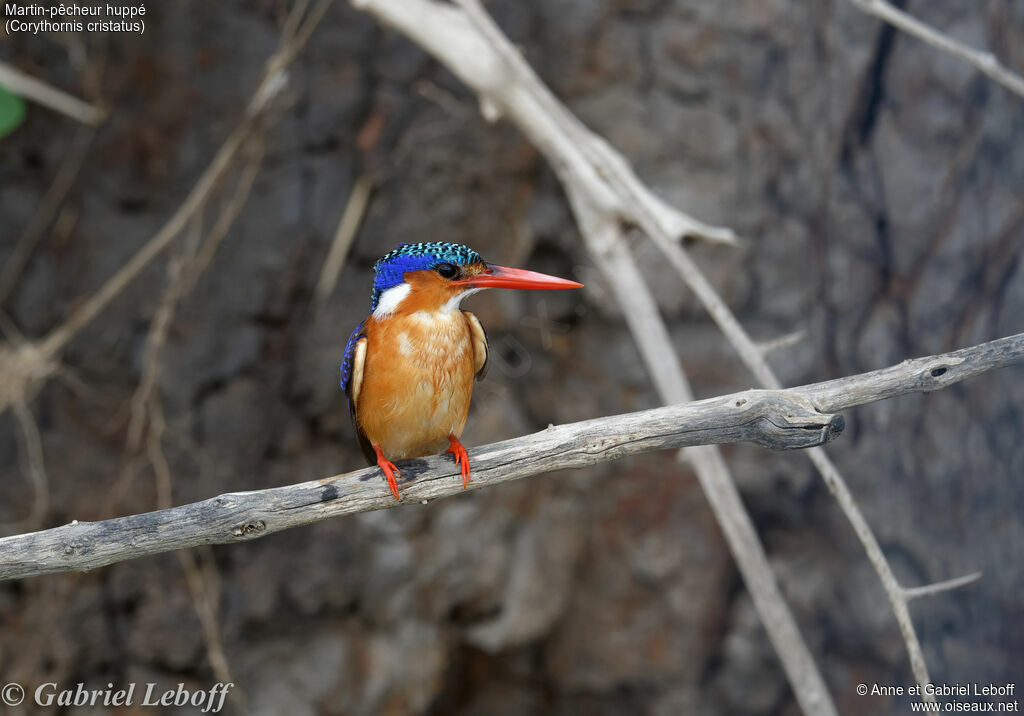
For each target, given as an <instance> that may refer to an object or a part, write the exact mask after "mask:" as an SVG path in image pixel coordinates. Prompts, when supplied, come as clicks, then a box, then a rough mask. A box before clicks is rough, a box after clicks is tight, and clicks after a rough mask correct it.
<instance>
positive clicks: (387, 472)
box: [373, 445, 402, 500]
mask: <svg viewBox="0 0 1024 716" xmlns="http://www.w3.org/2000/svg"><path fill="white" fill-rule="evenodd" d="M373 451H374V452H375V453H377V467H379V468H380V469H381V471H382V472H383V473H384V477H386V478H387V479H388V487H389V488H391V494H392V495H394V496H395V499H396V500H398V499H401V498H399V496H398V480H396V479H395V475H398V476H399V477H401V476H402V471H401V470H399V469H398V468H397V467H396V466H395V463H393V462H391V461H390V460H388V459H387V458H386V457H384V453H382V452H381V450H380V447H378V446H377V445H374V446H373Z"/></svg>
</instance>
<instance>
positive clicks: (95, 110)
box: [0, 62, 107, 127]
mask: <svg viewBox="0 0 1024 716" xmlns="http://www.w3.org/2000/svg"><path fill="white" fill-rule="evenodd" d="M0 85H2V86H4V87H6V88H7V89H8V90H10V91H11V92H13V93H14V94H16V95H18V96H19V97H23V98H25V99H27V100H31V101H32V102H35V103H36V104H41V105H43V106H44V107H49V108H50V109H52V110H54V111H55V112H60V113H61V114H63V115H66V116H68V117H71V119H74V120H76V121H79V122H81V123H82V124H87V125H89V126H90V127H96V126H98V125H99V124H100V123H101V122H103V120H104V119H105V118H106V116H107V110H105V109H102V108H100V107H96V106H95V105H91V104H89V103H88V102H84V101H82V100H80V99H78V98H77V97H75V96H73V95H70V94H68V93H67V92H65V91H63V90H59V89H57V88H56V87H52V86H50V85H48V84H46V83H45V82H43V81H42V80H37V79H36V78H35V77H32V76H31V75H27V74H25V73H24V72H22V71H21V70H19V69H17V68H16V67H14V66H12V65H11V64H9V63H7V62H0Z"/></svg>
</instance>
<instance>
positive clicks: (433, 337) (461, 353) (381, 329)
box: [355, 310, 476, 460]
mask: <svg viewBox="0 0 1024 716" xmlns="http://www.w3.org/2000/svg"><path fill="white" fill-rule="evenodd" d="M366 338H367V345H366V363H365V366H364V369H363V381H362V387H361V389H360V391H359V398H358V400H357V401H356V405H355V409H356V420H358V422H359V426H360V427H361V428H362V430H363V432H364V433H365V434H366V437H367V438H368V439H369V440H370V442H372V443H376V444H378V445H380V447H381V450H382V451H383V453H384V454H385V455H386V456H387V457H388V458H389V459H391V460H402V459H405V458H410V457H419V456H423V455H430V454H436V453H438V452H440V451H441V450H442V449H444V448H445V447H446V446H447V445H448V435H449V434H452V435H455V436H456V437H459V436H461V435H462V430H463V428H464V427H465V425H466V416H467V415H468V414H469V401H470V398H471V396H472V393H473V376H474V374H475V372H476V369H475V359H474V347H473V343H472V335H471V330H470V326H469V323H468V319H467V318H466V316H465V315H464V314H463V313H462V311H458V310H455V311H448V312H426V311H416V312H413V313H400V314H396V315H393V316H391V317H389V318H386V319H384V320H381V321H377V320H375V319H373V318H372V317H371V318H370V319H368V320H367V322H366Z"/></svg>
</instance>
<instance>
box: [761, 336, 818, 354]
mask: <svg viewBox="0 0 1024 716" xmlns="http://www.w3.org/2000/svg"><path fill="white" fill-rule="evenodd" d="M806 335H807V332H806V331H793V332H792V333H787V334H785V335H784V336H779V337H778V338H773V339H772V340H770V341H764V342H762V343H758V344H757V348H758V350H759V351H761V355H765V356H766V355H770V354H772V353H774V352H775V351H780V350H782V349H784V348H789V347H790V346H795V345H796V344H797V343H799V342H800V341H802V340H803V339H804V337H805V336H806Z"/></svg>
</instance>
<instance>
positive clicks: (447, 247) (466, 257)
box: [370, 241, 483, 311]
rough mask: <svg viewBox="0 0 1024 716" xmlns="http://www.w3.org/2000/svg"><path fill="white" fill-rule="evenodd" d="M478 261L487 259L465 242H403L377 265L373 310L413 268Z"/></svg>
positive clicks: (426, 269)
mask: <svg viewBox="0 0 1024 716" xmlns="http://www.w3.org/2000/svg"><path fill="white" fill-rule="evenodd" d="M475 263H483V258H482V257H481V256H480V254H478V253H477V252H476V251H474V250H473V249H471V248H469V247H468V246H463V245H462V244H452V243H448V242H445V241H430V242H423V243H417V244H399V245H398V247H397V248H395V250H394V251H391V252H390V253H388V254H385V255H384V256H382V257H381V258H380V260H378V261H377V263H375V264H374V265H373V272H374V274H375V276H374V280H373V299H372V302H371V304H370V310H371V311H373V310H376V308H377V302H378V301H380V296H381V294H382V293H384V291H386V290H388V289H389V288H391V287H392V286H397V285H398V284H400V283H402V281H404V280H405V279H404V276H405V274H406V273H408V272H410V271H429V270H430V269H432V268H434V267H435V266H438V265H439V264H454V265H455V266H468V265H470V264H475Z"/></svg>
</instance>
